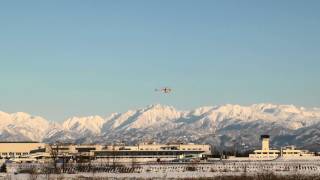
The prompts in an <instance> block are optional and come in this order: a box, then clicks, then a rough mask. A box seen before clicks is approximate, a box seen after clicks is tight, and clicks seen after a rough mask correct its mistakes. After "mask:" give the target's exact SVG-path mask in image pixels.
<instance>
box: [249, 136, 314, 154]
mask: <svg viewBox="0 0 320 180" xmlns="http://www.w3.org/2000/svg"><path fill="white" fill-rule="evenodd" d="M269 140H270V136H269V135H261V141H262V148H261V150H255V151H254V153H253V154H250V155H249V159H250V160H274V159H277V158H280V157H281V158H282V159H309V158H313V157H314V156H315V154H313V153H310V152H309V151H307V150H298V149H296V148H295V146H286V147H282V148H281V150H277V149H270V147H269Z"/></svg>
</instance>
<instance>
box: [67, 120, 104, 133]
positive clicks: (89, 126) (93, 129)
mask: <svg viewBox="0 0 320 180" xmlns="http://www.w3.org/2000/svg"><path fill="white" fill-rule="evenodd" d="M104 122H105V120H104V119H103V118H101V117H100V116H88V117H72V118H70V119H67V120H66V121H64V122H63V124H62V127H63V128H64V129H65V130H69V131H76V132H78V133H86V132H90V133H93V134H99V133H100V132H101V128H102V126H103V124H104Z"/></svg>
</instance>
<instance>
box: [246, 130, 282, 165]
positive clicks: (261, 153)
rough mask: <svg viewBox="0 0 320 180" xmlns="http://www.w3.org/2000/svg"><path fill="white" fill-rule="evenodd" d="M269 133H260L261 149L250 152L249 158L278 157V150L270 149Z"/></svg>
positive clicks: (264, 158)
mask: <svg viewBox="0 0 320 180" xmlns="http://www.w3.org/2000/svg"><path fill="white" fill-rule="evenodd" d="M269 140H270V136H269V135H261V142H262V143H261V144H262V145H261V150H255V151H254V154H250V155H249V158H250V159H251V160H273V159H276V158H278V157H279V154H280V151H279V150H276V149H270V146H269Z"/></svg>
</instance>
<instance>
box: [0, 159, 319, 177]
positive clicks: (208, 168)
mask: <svg viewBox="0 0 320 180" xmlns="http://www.w3.org/2000/svg"><path fill="white" fill-rule="evenodd" d="M28 165H29V166H30V164H28ZM14 166H15V165H9V166H8V168H9V169H13V168H14ZM16 167H17V168H21V169H24V168H27V166H23V165H17V166H16ZM101 167H103V166H100V171H96V172H89V171H86V172H78V173H76V174H58V175H52V174H51V175H45V174H33V175H29V174H16V175H15V174H14V173H12V172H11V173H9V174H1V175H0V179H16V180H20V179H21V180H22V179H35V178H36V177H37V178H38V179H49V177H50V179H62V178H64V179H81V178H86V177H95V178H97V179H99V178H100V179H101V178H102V179H103V178H124V179H127V178H133V179H134V178H142V179H154V178H158V179H162V178H201V177H202V178H209V177H219V176H242V175H244V174H245V175H247V176H254V175H257V174H270V173H272V174H274V175H305V176H306V175H307V176H310V175H311V176H318V177H320V162H319V161H270V162H232V161H223V162H214V163H202V164H197V163H185V164H139V165H137V166H136V167H135V169H134V171H133V172H132V173H120V172H123V171H121V168H129V167H118V168H115V169H110V167H106V168H105V169H103V168H102V169H101ZM16 172H18V171H16Z"/></svg>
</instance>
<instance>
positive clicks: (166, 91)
mask: <svg viewBox="0 0 320 180" xmlns="http://www.w3.org/2000/svg"><path fill="white" fill-rule="evenodd" d="M155 91H156V92H162V93H164V94H169V93H171V92H172V89H171V88H169V87H164V88H160V89H155Z"/></svg>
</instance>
